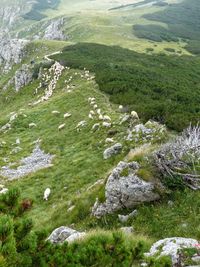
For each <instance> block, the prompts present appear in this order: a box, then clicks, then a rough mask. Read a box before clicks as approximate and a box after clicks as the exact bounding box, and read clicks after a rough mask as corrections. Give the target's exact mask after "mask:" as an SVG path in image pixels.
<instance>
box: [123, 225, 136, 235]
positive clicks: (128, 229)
mask: <svg viewBox="0 0 200 267" xmlns="http://www.w3.org/2000/svg"><path fill="white" fill-rule="evenodd" d="M120 230H121V231H122V232H124V233H125V234H128V235H130V234H132V233H133V232H134V230H133V227H132V226H130V227H121V228H120Z"/></svg>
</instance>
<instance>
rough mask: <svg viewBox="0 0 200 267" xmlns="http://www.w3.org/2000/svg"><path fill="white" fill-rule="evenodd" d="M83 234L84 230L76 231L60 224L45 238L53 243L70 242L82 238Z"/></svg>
mask: <svg viewBox="0 0 200 267" xmlns="http://www.w3.org/2000/svg"><path fill="white" fill-rule="evenodd" d="M85 235H86V233H85V232H78V231H76V230H74V229H71V228H69V227H66V226H61V227H59V228H57V229H55V230H54V231H53V232H52V233H51V235H50V236H49V237H48V238H47V241H50V242H51V243H53V244H62V243H63V242H69V243H72V242H74V241H76V240H78V239H81V238H83V237H84V236H85Z"/></svg>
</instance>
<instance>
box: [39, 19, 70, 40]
mask: <svg viewBox="0 0 200 267" xmlns="http://www.w3.org/2000/svg"><path fill="white" fill-rule="evenodd" d="M63 25H64V18H60V19H57V20H53V21H52V22H51V24H50V25H49V26H48V27H47V28H46V30H45V33H44V37H43V38H44V39H46V40H65V39H66V36H65V35H64V33H63V31H62V26H63Z"/></svg>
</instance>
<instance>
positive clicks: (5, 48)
mask: <svg viewBox="0 0 200 267" xmlns="http://www.w3.org/2000/svg"><path fill="white" fill-rule="evenodd" d="M27 43H28V41H27V40H23V39H11V38H10V36H9V35H8V34H6V33H5V32H3V33H0V67H3V71H4V72H8V71H9V70H10V69H11V67H12V65H13V64H18V63H20V62H21V60H22V58H23V57H24V47H25V46H26V44H27Z"/></svg>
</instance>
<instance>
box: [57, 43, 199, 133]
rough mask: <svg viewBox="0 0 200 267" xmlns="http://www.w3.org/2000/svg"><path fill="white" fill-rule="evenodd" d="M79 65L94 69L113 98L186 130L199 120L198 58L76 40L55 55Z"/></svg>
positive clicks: (140, 112) (101, 85)
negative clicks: (77, 42) (144, 51)
mask: <svg viewBox="0 0 200 267" xmlns="http://www.w3.org/2000/svg"><path fill="white" fill-rule="evenodd" d="M54 58H56V59H57V60H60V62H62V63H63V64H66V65H70V66H72V67H75V68H80V69H81V68H83V67H84V66H86V67H87V68H89V69H90V70H91V71H93V72H95V73H96V80H97V83H98V84H99V87H100V89H101V90H102V91H104V92H106V93H108V94H109V95H110V99H111V101H113V102H115V103H118V104H123V105H128V106H130V107H131V109H133V110H137V112H138V113H139V115H140V116H141V118H143V119H144V120H148V119H150V118H151V119H152V118H153V119H155V120H158V121H160V122H162V123H166V124H167V126H168V127H170V128H172V129H175V130H182V129H184V128H185V127H186V126H187V125H189V124H190V122H192V123H196V122H197V121H198V118H199V114H200V113H199V112H200V111H199V101H200V99H199V93H200V88H199V71H200V69H199V59H198V58H196V59H195V58H192V57H174V56H173V57H172V56H165V55H154V56H150V55H145V54H137V53H134V52H132V51H130V50H126V49H122V48H120V47H108V46H103V45H97V44H88V43H87V44H77V45H74V46H69V47H66V48H65V49H64V51H63V53H62V54H60V55H58V56H54Z"/></svg>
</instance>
